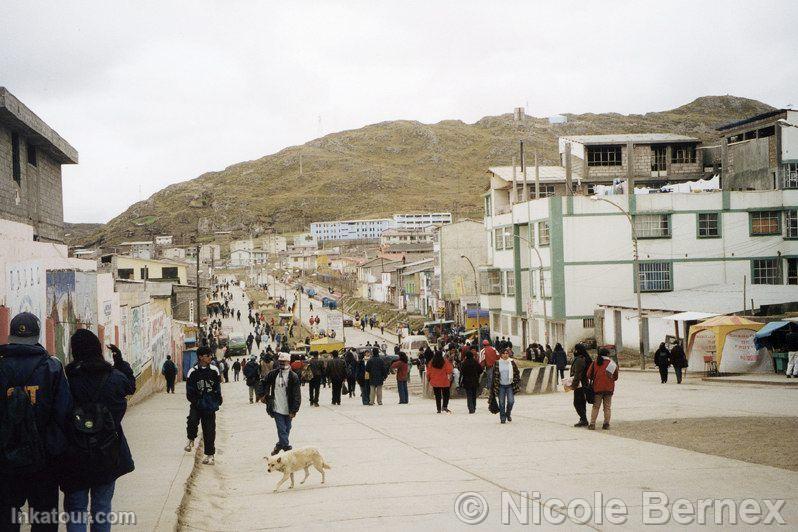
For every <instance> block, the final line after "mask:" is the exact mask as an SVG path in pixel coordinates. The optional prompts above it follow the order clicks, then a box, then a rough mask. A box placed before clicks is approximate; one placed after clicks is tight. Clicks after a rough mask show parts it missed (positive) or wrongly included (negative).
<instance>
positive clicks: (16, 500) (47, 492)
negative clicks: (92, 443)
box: [0, 312, 73, 532]
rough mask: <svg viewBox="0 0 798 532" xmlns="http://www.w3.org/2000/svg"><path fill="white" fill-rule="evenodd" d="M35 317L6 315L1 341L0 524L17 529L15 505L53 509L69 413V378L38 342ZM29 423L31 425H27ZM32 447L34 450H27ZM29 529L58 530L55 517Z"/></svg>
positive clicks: (55, 509)
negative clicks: (8, 317) (0, 438)
mask: <svg viewBox="0 0 798 532" xmlns="http://www.w3.org/2000/svg"><path fill="white" fill-rule="evenodd" d="M39 334H40V328H39V319H38V318H37V317H36V316H35V315H34V314H31V313H30V312H21V313H19V314H17V315H16V316H14V318H13V319H12V320H11V324H10V331H9V336H8V344H5V345H0V390H2V391H3V395H4V401H2V402H0V418H2V419H3V420H4V424H5V420H14V421H15V423H13V424H11V423H9V425H7V426H4V427H3V432H4V433H6V435H5V438H4V440H5V441H4V442H2V443H0V452H2V456H4V457H5V458H4V459H3V460H2V463H0V530H4V531H5V530H19V523H20V520H19V516H20V513H19V512H20V510H21V509H22V507H23V506H24V505H25V503H26V502H27V505H28V510H29V511H31V512H36V513H40V514H48V515H53V514H56V513H57V512H58V476H57V474H56V471H57V467H56V466H57V465H58V463H59V461H60V460H61V458H62V457H63V455H64V452H65V450H66V435H65V434H64V427H66V426H67V424H68V423H69V420H70V418H71V413H72V404H73V403H72V396H71V394H70V389H69V382H67V379H66V376H65V374H64V368H63V366H62V365H61V362H60V361H59V360H58V359H57V358H55V357H51V356H50V354H49V353H48V352H47V350H46V349H45V348H44V347H42V346H41V345H40V344H39ZM26 429H33V430H26ZM32 449H36V450H37V451H36V452H33V453H31V452H30V451H31V450H32ZM32 530H34V531H37V530H51V531H53V532H55V531H57V530H58V521H57V520H54V521H53V522H52V523H51V524H39V525H34V526H33V527H32Z"/></svg>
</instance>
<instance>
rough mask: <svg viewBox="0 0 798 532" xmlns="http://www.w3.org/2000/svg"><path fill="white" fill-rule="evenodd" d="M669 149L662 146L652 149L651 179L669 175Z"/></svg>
mask: <svg viewBox="0 0 798 532" xmlns="http://www.w3.org/2000/svg"><path fill="white" fill-rule="evenodd" d="M666 154H667V149H666V148H665V147H664V146H662V147H659V146H652V147H651V177H660V176H665V175H667V172H666V170H667V163H666V160H665V156H666Z"/></svg>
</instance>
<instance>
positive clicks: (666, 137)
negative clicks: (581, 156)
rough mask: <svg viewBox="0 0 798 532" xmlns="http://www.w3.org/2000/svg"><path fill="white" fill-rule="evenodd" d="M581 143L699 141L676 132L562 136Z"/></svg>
mask: <svg viewBox="0 0 798 532" xmlns="http://www.w3.org/2000/svg"><path fill="white" fill-rule="evenodd" d="M560 138H562V139H566V140H570V141H572V142H578V143H579V144H625V143H627V142H634V143H640V144H656V143H660V142H698V141H699V140H698V139H697V138H695V137H688V136H685V135H676V134H674V133H619V134H612V135H572V136H568V137H560Z"/></svg>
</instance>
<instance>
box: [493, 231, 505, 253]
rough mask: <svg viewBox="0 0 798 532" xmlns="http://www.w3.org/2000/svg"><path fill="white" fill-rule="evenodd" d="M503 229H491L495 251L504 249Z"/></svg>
mask: <svg viewBox="0 0 798 532" xmlns="http://www.w3.org/2000/svg"><path fill="white" fill-rule="evenodd" d="M503 234H504V230H503V229H501V228H499V229H494V230H493V244H494V245H495V246H496V251H501V250H503V249H504V236H503Z"/></svg>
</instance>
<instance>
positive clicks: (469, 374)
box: [460, 350, 482, 414]
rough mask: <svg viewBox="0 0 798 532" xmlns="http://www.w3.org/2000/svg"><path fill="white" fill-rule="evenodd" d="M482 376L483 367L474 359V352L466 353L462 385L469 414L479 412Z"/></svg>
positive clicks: (461, 377) (461, 372)
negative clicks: (480, 378) (478, 394)
mask: <svg viewBox="0 0 798 532" xmlns="http://www.w3.org/2000/svg"><path fill="white" fill-rule="evenodd" d="M480 375H482V366H480V365H479V362H477V361H476V359H474V353H473V352H472V351H470V350H469V351H466V353H465V360H463V363H462V364H461V366H460V379H461V380H460V385H461V386H462V387H463V389H464V390H465V393H466V404H467V406H468V413H469V414H473V413H474V412H476V411H477V392H478V390H479V376H480Z"/></svg>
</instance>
